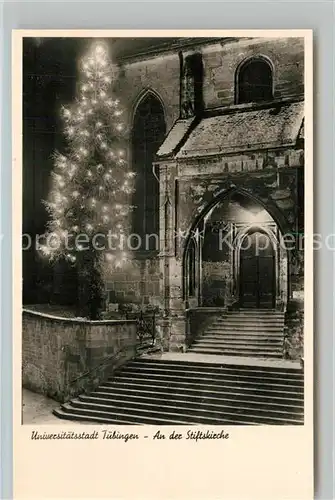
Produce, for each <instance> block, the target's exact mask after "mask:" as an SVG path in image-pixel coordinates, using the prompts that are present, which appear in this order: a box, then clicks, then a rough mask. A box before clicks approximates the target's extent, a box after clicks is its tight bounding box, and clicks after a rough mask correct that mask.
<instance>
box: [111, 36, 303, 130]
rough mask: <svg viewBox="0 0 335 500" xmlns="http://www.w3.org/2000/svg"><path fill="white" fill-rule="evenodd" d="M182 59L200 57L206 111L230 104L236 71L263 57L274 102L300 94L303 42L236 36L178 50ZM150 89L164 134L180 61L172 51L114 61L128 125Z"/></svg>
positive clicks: (175, 99) (173, 109) (175, 108)
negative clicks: (162, 115)
mask: <svg viewBox="0 0 335 500" xmlns="http://www.w3.org/2000/svg"><path fill="white" fill-rule="evenodd" d="M182 52H183V53H184V57H186V56H187V55H188V54H189V53H194V52H200V53H201V54H202V58H203V67H204V75H203V89H204V95H203V99H204V107H205V109H211V108H217V107H220V106H230V105H233V104H234V102H235V73H236V70H237V69H238V67H239V65H240V64H241V62H242V61H244V60H245V59H247V58H249V57H253V56H258V55H262V56H263V57H265V58H267V59H268V60H269V61H270V62H271V63H272V65H273V68H274V72H273V75H274V76H273V78H274V82H273V85H274V98H275V99H283V98H289V97H294V96H297V95H301V94H302V93H303V90H304V76H303V75H304V39H303V38H282V39H278V38H252V39H250V38H240V39H235V40H229V41H226V40H224V39H223V40H222V42H221V43H213V44H206V45H203V46H201V45H199V46H194V47H193V48H192V49H184V50H182ZM147 89H151V90H152V91H154V92H155V93H157V95H158V96H159V97H160V99H161V101H162V103H163V105H164V109H165V113H166V116H165V118H166V124H167V130H169V129H170V128H171V126H172V125H173V123H174V121H175V120H176V119H177V118H178V117H179V99H180V96H179V92H180V61H179V56H178V53H177V51H175V52H165V53H161V54H154V53H153V54H151V55H147V56H142V57H141V58H138V59H133V60H132V61H125V62H122V61H118V86H117V88H116V90H117V92H118V94H119V96H120V99H121V100H122V101H123V102H124V103H127V122H128V124H129V126H131V123H132V117H133V113H134V109H135V107H136V104H137V103H138V101H139V100H140V98H141V96H142V95H143V93H144V92H145V91H146V90H147Z"/></svg>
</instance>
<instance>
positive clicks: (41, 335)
mask: <svg viewBox="0 0 335 500" xmlns="http://www.w3.org/2000/svg"><path fill="white" fill-rule="evenodd" d="M135 355H136V322H135V321H131V320H114V321H81V320H77V319H68V318H58V317H54V316H49V315H46V314H42V313H37V312H33V311H29V310H24V311H23V316H22V384H23V387H25V388H27V389H30V390H33V391H35V392H38V393H41V394H45V395H47V396H49V397H52V398H54V399H56V400H58V401H64V400H66V399H68V398H69V397H70V396H71V395H75V394H78V393H80V392H82V391H85V390H90V389H93V388H94V387H96V386H97V385H99V383H100V382H101V381H102V380H104V379H105V377H106V376H107V374H108V373H110V372H111V371H112V370H113V369H115V368H116V367H118V366H120V365H121V364H123V363H125V362H126V361H128V360H129V359H131V358H133V357H134V356H135ZM109 358H111V359H109ZM104 360H105V361H106V364H105V365H103V366H102V367H101V368H99V369H95V370H94V371H92V373H91V375H89V376H85V377H83V378H79V379H78V377H81V376H82V375H83V374H85V373H86V372H87V371H90V370H92V369H93V368H95V367H97V366H101V363H102V362H103V361H104ZM107 360H108V363H107Z"/></svg>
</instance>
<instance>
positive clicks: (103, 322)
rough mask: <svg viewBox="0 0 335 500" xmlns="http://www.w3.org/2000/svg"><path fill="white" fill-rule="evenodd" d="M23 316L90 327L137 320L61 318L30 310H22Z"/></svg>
mask: <svg viewBox="0 0 335 500" xmlns="http://www.w3.org/2000/svg"><path fill="white" fill-rule="evenodd" d="M22 314H23V315H25V316H31V317H34V318H36V317H39V318H43V319H47V320H51V321H58V322H64V323H68V324H78V325H82V324H85V325H90V326H99V325H107V326H108V325H111V326H112V325H117V324H123V323H136V320H135V319H122V318H120V319H105V320H89V319H86V318H62V317H61V316H53V315H51V314H46V313H41V312H38V311H31V310H29V309H26V308H24V309H23V310H22Z"/></svg>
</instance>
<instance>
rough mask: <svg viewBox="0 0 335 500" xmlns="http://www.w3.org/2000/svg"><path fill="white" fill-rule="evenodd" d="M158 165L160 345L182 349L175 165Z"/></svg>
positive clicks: (181, 295) (180, 262) (183, 343)
mask: <svg viewBox="0 0 335 500" xmlns="http://www.w3.org/2000/svg"><path fill="white" fill-rule="evenodd" d="M159 169H160V205H159V206H160V219H159V220H160V231H159V234H160V277H161V279H160V293H161V296H162V298H163V311H162V314H161V318H160V320H159V325H160V333H161V335H162V348H163V350H165V351H167V350H169V351H182V350H184V346H185V341H186V321H185V307H184V301H183V287H182V279H183V278H182V276H183V272H182V271H183V270H182V261H181V257H180V256H179V255H178V256H177V252H176V244H175V243H176V241H175V238H176V233H175V232H176V228H175V227H174V226H175V224H174V221H175V220H176V210H177V201H178V200H176V193H175V179H176V171H177V167H176V164H175V163H174V162H173V161H165V162H164V163H163V162H162V163H160V164H159Z"/></svg>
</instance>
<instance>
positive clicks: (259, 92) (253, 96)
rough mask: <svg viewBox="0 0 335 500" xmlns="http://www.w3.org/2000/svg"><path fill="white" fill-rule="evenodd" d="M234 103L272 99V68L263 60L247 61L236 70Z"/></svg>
mask: <svg viewBox="0 0 335 500" xmlns="http://www.w3.org/2000/svg"><path fill="white" fill-rule="evenodd" d="M236 91H237V95H236V103H237V104H243V103H248V102H262V101H269V100H271V99H273V91H272V68H271V66H270V64H269V63H268V62H267V61H266V60H265V59H260V58H259V59H249V60H248V61H246V62H245V63H244V64H243V65H242V66H241V67H240V69H239V70H238V74H237V89H236Z"/></svg>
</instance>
